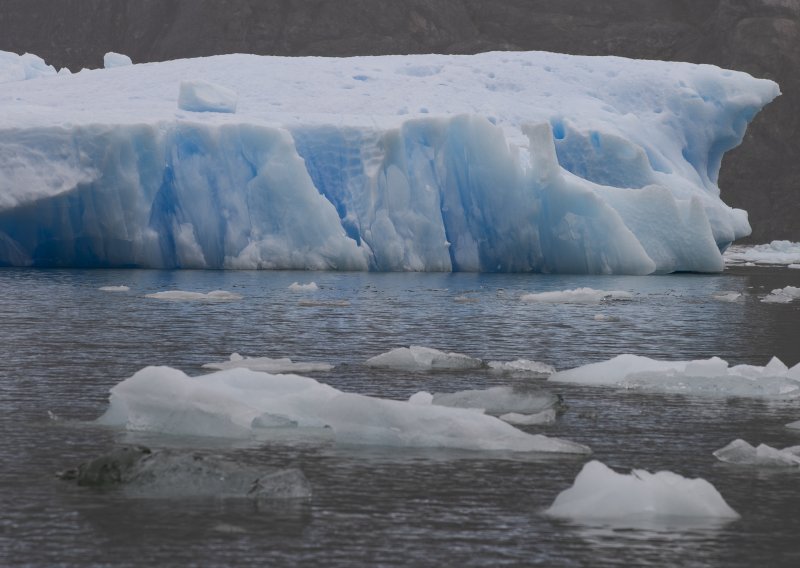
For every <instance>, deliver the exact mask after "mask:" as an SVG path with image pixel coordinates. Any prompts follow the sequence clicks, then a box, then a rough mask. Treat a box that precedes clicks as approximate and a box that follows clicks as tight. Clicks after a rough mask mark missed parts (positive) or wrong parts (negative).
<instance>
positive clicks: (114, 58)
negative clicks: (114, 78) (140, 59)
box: [103, 51, 133, 69]
mask: <svg viewBox="0 0 800 568" xmlns="http://www.w3.org/2000/svg"><path fill="white" fill-rule="evenodd" d="M129 65H133V61H131V58H130V57H128V56H127V55H125V54H123V53H114V52H113V51H109V52H108V53H106V54H105V55H104V56H103V67H104V68H105V69H113V68H114V67H128V66H129Z"/></svg>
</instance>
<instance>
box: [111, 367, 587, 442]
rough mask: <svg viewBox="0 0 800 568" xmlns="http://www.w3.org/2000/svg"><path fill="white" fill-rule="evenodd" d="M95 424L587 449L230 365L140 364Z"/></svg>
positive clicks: (250, 435) (472, 417)
mask: <svg viewBox="0 0 800 568" xmlns="http://www.w3.org/2000/svg"><path fill="white" fill-rule="evenodd" d="M98 422H99V423H101V424H106V425H110V426H120V427H124V428H127V429H129V430H135V431H145V432H160V433H166V434H177V435H192V436H215V437H225V438H239V439H255V440H269V439H271V438H273V437H274V436H275V431H276V430H277V429H280V430H283V431H285V430H286V429H287V428H289V429H291V430H292V431H294V432H297V433H298V435H303V433H304V431H308V430H309V429H311V431H313V430H315V429H316V430H319V429H329V430H328V431H329V432H331V433H332V435H333V438H334V440H335V441H336V443H338V444H342V445H378V446H394V447H415V448H432V447H439V448H458V449H464V450H504V451H513V452H557V453H579V454H580V453H589V452H590V450H589V448H587V447H586V446H583V445H581V444H577V443H574V442H570V441H567V440H560V439H557V438H548V437H545V436H541V435H532V434H528V433H525V432H522V431H521V430H518V429H516V428H514V427H513V426H511V425H509V424H507V423H505V422H503V421H502V420H499V419H498V418H495V417H493V416H489V415H486V414H483V413H481V412H476V411H474V410H465V409H461V408H449V407H443V406H437V405H430V404H412V403H409V402H406V401H397V400H387V399H381V398H375V397H369V396H363V395H358V394H349V393H344V392H342V391H339V390H337V389H335V388H333V387H331V386H328V385H324V384H321V383H319V382H317V381H315V380H314V379H311V378H308V377H302V376H299V375H272V374H268V373H261V372H256V371H251V370H249V369H230V370H226V371H218V372H216V373H211V374H208V375H202V376H199V377H189V376H188V375H186V374H185V373H183V372H182V371H179V370H177V369H173V368H170V367H147V368H145V369H142V370H141V371H139V372H137V373H136V374H134V375H133V376H132V377H130V378H128V379H126V380H124V381H122V382H121V383H119V384H118V385H116V386H115V387H113V388H112V389H111V396H110V406H109V409H108V410H107V412H106V413H105V414H104V415H103V416H101V417H100V418H99V419H98Z"/></svg>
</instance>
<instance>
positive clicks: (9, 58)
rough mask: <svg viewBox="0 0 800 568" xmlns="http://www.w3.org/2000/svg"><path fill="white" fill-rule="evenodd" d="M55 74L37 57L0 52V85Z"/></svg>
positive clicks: (50, 66) (53, 68)
mask: <svg viewBox="0 0 800 568" xmlns="http://www.w3.org/2000/svg"><path fill="white" fill-rule="evenodd" d="M55 74H56V69H55V67H53V66H52V65H48V64H47V63H45V62H44V59H42V58H41V57H39V56H38V55H34V54H32V53H24V54H22V55H17V54H16V53H13V52H11V51H2V50H0V83H11V82H14V81H26V80H28V79H36V78H38V77H48V76H51V75H55ZM0 179H2V178H0ZM0 187H1V186H0Z"/></svg>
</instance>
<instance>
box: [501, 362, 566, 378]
mask: <svg viewBox="0 0 800 568" xmlns="http://www.w3.org/2000/svg"><path fill="white" fill-rule="evenodd" d="M487 364H488V365H489V368H490V369H492V370H493V371H497V372H501V373H515V374H526V375H536V376H539V377H549V376H550V375H552V374H553V373H555V372H556V370H555V369H554V368H553V367H552V366H551V365H548V364H546V363H540V362H538V361H531V360H529V359H516V360H515V361H489V363H487Z"/></svg>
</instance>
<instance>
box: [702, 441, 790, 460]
mask: <svg viewBox="0 0 800 568" xmlns="http://www.w3.org/2000/svg"><path fill="white" fill-rule="evenodd" d="M714 457H715V458H717V459H718V460H719V461H723V462H725V463H732V464H737V465H758V466H767V467H787V466H788V467H798V466H800V446H792V447H790V448H784V449H782V450H778V449H776V448H773V447H771V446H767V445H766V444H759V445H758V447H755V448H754V447H753V446H751V445H750V444H748V443H747V442H745V441H744V440H741V439H739V440H734V441H733V442H731V443H730V444H728V445H727V446H725V447H724V448H720V449H719V450H717V451H715V452H714Z"/></svg>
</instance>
